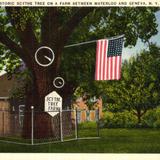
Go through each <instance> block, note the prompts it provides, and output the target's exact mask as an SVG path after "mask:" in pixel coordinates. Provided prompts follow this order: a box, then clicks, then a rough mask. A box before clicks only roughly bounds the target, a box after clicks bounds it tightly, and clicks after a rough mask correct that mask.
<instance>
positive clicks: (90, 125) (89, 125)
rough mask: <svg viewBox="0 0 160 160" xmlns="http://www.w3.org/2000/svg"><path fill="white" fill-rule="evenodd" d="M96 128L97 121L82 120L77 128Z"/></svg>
mask: <svg viewBox="0 0 160 160" xmlns="http://www.w3.org/2000/svg"><path fill="white" fill-rule="evenodd" d="M85 128H86V129H96V128H97V123H96V122H82V123H80V124H78V129H80V130H81V129H85Z"/></svg>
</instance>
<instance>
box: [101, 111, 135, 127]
mask: <svg viewBox="0 0 160 160" xmlns="http://www.w3.org/2000/svg"><path fill="white" fill-rule="evenodd" d="M136 124H137V117H136V116H135V115H133V113H132V112H129V111H124V112H117V113H112V112H105V113H104V117H103V119H102V120H101V121H100V127H107V128H132V127H135V126H136Z"/></svg>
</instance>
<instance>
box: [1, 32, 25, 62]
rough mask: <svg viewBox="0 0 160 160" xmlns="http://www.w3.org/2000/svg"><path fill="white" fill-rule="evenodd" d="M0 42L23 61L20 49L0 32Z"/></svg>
mask: <svg viewBox="0 0 160 160" xmlns="http://www.w3.org/2000/svg"><path fill="white" fill-rule="evenodd" d="M0 42H1V43H2V44H4V45H5V46H7V47H8V48H9V49H10V50H11V51H12V52H14V53H16V54H17V55H18V56H19V57H20V58H21V59H22V60H24V57H23V54H22V53H23V50H22V48H21V47H20V46H19V45H18V44H16V43H15V42H14V41H12V40H11V39H10V38H9V37H8V36H7V35H6V33H4V32H0Z"/></svg>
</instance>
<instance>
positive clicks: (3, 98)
mask: <svg viewBox="0 0 160 160" xmlns="http://www.w3.org/2000/svg"><path fill="white" fill-rule="evenodd" d="M8 99H9V97H0V100H8Z"/></svg>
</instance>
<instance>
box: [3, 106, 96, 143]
mask: <svg viewBox="0 0 160 160" xmlns="http://www.w3.org/2000/svg"><path fill="white" fill-rule="evenodd" d="M93 112H94V114H93ZM88 113H90V114H88ZM51 115H54V116H51ZM84 115H86V117H85V116H84ZM87 115H90V116H87ZM80 117H83V118H80ZM84 117H85V118H84ZM88 117H90V118H88ZM91 117H92V118H91ZM93 117H94V118H93ZM98 124H99V111H98V110H96V111H86V110H62V111H55V112H44V111H34V108H33V107H32V108H31V110H30V111H27V112H26V111H25V112H23V114H22V112H13V111H12V112H11V111H8V110H1V111H0V141H3V142H8V143H18V144H26V145H39V144H46V143H55V142H64V141H70V140H78V139H81V138H95V137H99V125H98Z"/></svg>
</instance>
